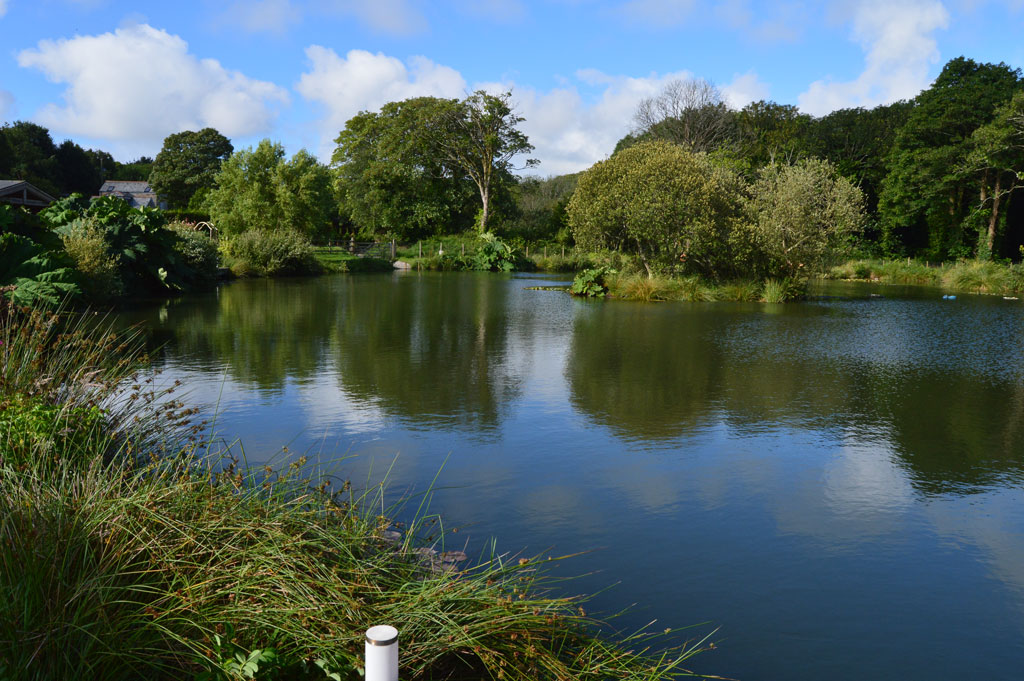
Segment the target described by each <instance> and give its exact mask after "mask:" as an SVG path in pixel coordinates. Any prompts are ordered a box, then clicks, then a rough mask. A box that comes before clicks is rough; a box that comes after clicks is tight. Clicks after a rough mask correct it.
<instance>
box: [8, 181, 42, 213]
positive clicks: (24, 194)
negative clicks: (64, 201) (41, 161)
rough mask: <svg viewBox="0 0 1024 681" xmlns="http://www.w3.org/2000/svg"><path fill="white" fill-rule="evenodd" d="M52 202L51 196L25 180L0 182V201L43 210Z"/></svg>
mask: <svg viewBox="0 0 1024 681" xmlns="http://www.w3.org/2000/svg"><path fill="white" fill-rule="evenodd" d="M53 200H54V198H53V197H52V196H50V195H49V194H47V193H46V192H44V191H43V190H42V189H40V188H39V187H36V186H35V185H34V184H32V183H31V182H26V181H25V180H0V201H4V202H5V203H13V204H15V205H18V206H27V207H29V208H35V209H40V208H45V207H46V206H48V205H50V203H51V202H52V201H53Z"/></svg>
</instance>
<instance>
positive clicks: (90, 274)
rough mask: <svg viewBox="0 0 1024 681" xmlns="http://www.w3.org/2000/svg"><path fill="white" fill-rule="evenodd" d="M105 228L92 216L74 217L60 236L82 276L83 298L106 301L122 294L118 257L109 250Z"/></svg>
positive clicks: (122, 287) (122, 286)
mask: <svg viewBox="0 0 1024 681" xmlns="http://www.w3.org/2000/svg"><path fill="white" fill-rule="evenodd" d="M105 235H106V228H105V227H103V226H102V225H100V224H99V222H98V221H97V220H96V218H94V217H83V218H78V219H76V220H74V221H73V222H72V223H71V224H70V225H69V226H68V227H67V228H66V229H65V230H64V232H63V234H62V235H61V240H62V241H63V242H64V250H65V251H67V254H68V255H69V256H70V257H71V259H72V260H73V261H74V263H75V269H77V270H78V272H79V274H80V275H81V282H82V292H83V293H84V294H85V296H86V298H88V299H90V300H94V301H105V300H109V299H111V298H119V297H121V296H122V295H124V284H123V283H122V281H121V274H120V269H121V262H120V257H119V256H117V255H112V254H111V253H110V250H109V248H110V246H109V244H108V243H107V240H106V236H105Z"/></svg>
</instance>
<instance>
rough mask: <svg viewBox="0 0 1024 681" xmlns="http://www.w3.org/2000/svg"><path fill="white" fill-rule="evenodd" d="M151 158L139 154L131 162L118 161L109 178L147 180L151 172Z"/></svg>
mask: <svg viewBox="0 0 1024 681" xmlns="http://www.w3.org/2000/svg"><path fill="white" fill-rule="evenodd" d="M153 163H154V161H153V159H151V158H150V157H149V156H140V157H138V158H137V159H135V160H134V161H132V162H131V163H118V164H116V165H115V167H114V172H113V174H112V175H111V177H110V179H111V180H131V181H136V182H149V174H150V173H151V172H153Z"/></svg>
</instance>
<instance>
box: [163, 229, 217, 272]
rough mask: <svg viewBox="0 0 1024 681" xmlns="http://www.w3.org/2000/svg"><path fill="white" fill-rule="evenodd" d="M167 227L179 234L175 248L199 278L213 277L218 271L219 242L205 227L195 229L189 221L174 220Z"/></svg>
mask: <svg viewBox="0 0 1024 681" xmlns="http://www.w3.org/2000/svg"><path fill="white" fill-rule="evenodd" d="M167 228H168V229H170V230H171V231H173V232H174V233H175V234H176V235H177V237H178V238H177V240H176V241H175V243H174V250H175V252H176V253H177V254H178V257H179V258H180V259H181V261H182V262H184V263H185V264H186V265H188V266H189V267H190V268H191V269H192V271H194V272H195V273H196V277H197V278H203V279H212V278H213V276H214V275H215V274H216V272H217V264H218V262H219V256H218V252H217V244H216V243H215V242H214V241H213V239H211V238H210V235H209V233H208V232H207V231H206V230H205V229H198V230H197V229H195V226H194V225H192V224H190V223H187V222H172V223H171V224H169V225H167Z"/></svg>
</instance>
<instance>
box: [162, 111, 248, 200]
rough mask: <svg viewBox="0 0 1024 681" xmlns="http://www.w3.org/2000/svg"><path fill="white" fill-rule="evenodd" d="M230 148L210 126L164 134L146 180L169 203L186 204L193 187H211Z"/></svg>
mask: <svg viewBox="0 0 1024 681" xmlns="http://www.w3.org/2000/svg"><path fill="white" fill-rule="evenodd" d="M232 151H234V147H232V146H231V141H230V140H229V139H228V138H227V137H224V135H222V134H220V133H219V132H217V131H216V130H214V129H213V128H203V129H202V130H200V131H198V132H194V131H192V130H185V131H183V132H178V133H174V134H173V135H168V136H167V137H166V138H164V144H163V147H162V148H161V149H160V152H159V153H158V154H157V155H156V159H155V160H154V161H153V169H152V171H151V172H150V175H149V178H148V179H149V183H150V184H151V185H153V188H154V189H155V190H156V191H157V193H158V194H159V195H160V196H161V197H162V198H163V199H165V200H166V201H167V203H168V204H169V205H170V206H172V207H174V208H186V207H187V206H188V205H189V200H190V199H191V198H192V196H193V195H194V194H195V193H196V192H197V191H199V190H201V189H206V190H209V189H212V188H213V186H214V177H215V176H216V175H217V171H218V170H220V165H221V163H222V162H223V161H224V159H226V158H228V157H229V156H230V155H231V152H232Z"/></svg>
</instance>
